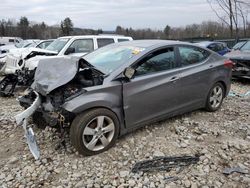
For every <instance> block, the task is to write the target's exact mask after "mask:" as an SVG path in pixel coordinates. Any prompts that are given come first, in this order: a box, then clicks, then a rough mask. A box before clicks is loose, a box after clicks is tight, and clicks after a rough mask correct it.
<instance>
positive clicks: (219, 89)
mask: <svg viewBox="0 0 250 188" xmlns="http://www.w3.org/2000/svg"><path fill="white" fill-rule="evenodd" d="M224 96H225V88H224V86H223V85H222V84H221V83H216V84H215V85H214V86H213V87H212V88H211V89H210V91H209V93H208V97H207V102H206V107H205V108H206V110H207V111H209V112H214V111H217V110H218V109H219V108H220V107H221V105H222V102H223V99H224Z"/></svg>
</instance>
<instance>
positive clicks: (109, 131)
mask: <svg viewBox="0 0 250 188" xmlns="http://www.w3.org/2000/svg"><path fill="white" fill-rule="evenodd" d="M114 133H115V125H114V122H113V120H112V119H111V118H109V117H108V116H97V117H95V118H93V119H92V120H91V121H90V122H89V123H88V124H87V126H86V127H85V128H84V130H83V134H82V141H83V144H84V145H85V147H86V148H87V149H89V150H90V151H99V150H101V149H103V148H105V147H107V146H108V145H109V144H110V142H111V141H112V139H113V137H114Z"/></svg>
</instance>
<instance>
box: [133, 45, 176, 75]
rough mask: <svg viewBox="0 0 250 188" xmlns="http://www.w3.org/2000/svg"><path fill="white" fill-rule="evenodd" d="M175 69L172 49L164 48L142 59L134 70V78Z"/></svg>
mask: <svg viewBox="0 0 250 188" xmlns="http://www.w3.org/2000/svg"><path fill="white" fill-rule="evenodd" d="M173 68H175V55H174V48H173V47H171V48H166V49H162V50H158V51H156V52H153V53H152V54H150V55H148V56H147V57H146V58H144V59H143V60H142V61H140V63H138V66H137V68H136V73H135V76H140V75H146V74H150V73H154V72H160V71H164V70H170V69H173Z"/></svg>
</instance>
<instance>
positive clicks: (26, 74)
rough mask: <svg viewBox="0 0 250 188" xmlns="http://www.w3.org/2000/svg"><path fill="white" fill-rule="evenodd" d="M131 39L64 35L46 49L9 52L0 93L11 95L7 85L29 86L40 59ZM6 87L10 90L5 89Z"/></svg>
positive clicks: (84, 51) (11, 91)
mask: <svg viewBox="0 0 250 188" xmlns="http://www.w3.org/2000/svg"><path fill="white" fill-rule="evenodd" d="M131 40H133V39H132V38H131V37H125V36H120V35H85V36H66V37H60V38H58V39H56V40H55V41H53V42H52V43H51V44H50V45H49V46H48V47H47V48H46V49H37V48H36V49H35V48H33V49H32V50H31V51H30V53H25V54H23V55H22V56H21V57H20V56H18V57H17V55H15V54H9V55H8V56H7V57H6V65H5V67H3V68H2V72H3V73H4V74H5V75H7V76H6V79H5V80H2V81H1V82H0V93H2V95H3V96H4V95H12V94H13V92H14V88H13V87H8V85H17V84H18V85H24V86H29V85H30V84H31V83H32V82H33V78H34V74H35V70H36V67H37V66H38V63H39V61H40V60H41V59H44V58H50V56H55V55H56V56H65V55H70V56H76V57H81V56H83V55H85V54H87V53H89V52H92V51H94V50H96V49H97V48H100V47H103V46H106V45H108V44H111V43H117V42H123V41H131ZM0 64H1V59H0ZM0 69H1V66H0ZM6 88H11V90H9V91H5V90H6Z"/></svg>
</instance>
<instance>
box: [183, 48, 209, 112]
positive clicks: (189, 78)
mask: <svg viewBox="0 0 250 188" xmlns="http://www.w3.org/2000/svg"><path fill="white" fill-rule="evenodd" d="M178 49H179V50H178V52H179V56H178V61H179V63H180V65H181V68H180V75H181V76H180V77H181V78H180V80H179V82H180V84H181V91H180V98H179V100H180V104H181V108H182V109H184V108H195V107H197V106H200V105H202V104H203V102H204V100H205V99H206V95H207V91H208V87H210V83H209V77H210V76H211V73H212V65H211V64H210V63H209V62H208V57H209V56H210V52H209V51H207V50H204V49H202V48H199V47H194V46H189V45H182V46H179V47H178Z"/></svg>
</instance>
